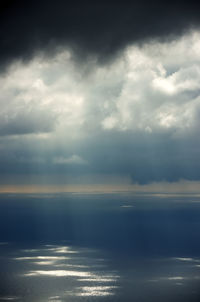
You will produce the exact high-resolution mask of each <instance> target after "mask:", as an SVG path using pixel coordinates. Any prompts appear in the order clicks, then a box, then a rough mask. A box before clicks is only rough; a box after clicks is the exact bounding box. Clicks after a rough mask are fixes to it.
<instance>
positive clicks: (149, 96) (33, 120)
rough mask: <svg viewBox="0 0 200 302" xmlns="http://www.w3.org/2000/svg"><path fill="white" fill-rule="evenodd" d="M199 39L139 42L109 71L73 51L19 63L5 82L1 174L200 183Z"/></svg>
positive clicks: (195, 35) (0, 130)
mask: <svg viewBox="0 0 200 302" xmlns="http://www.w3.org/2000/svg"><path fill="white" fill-rule="evenodd" d="M199 41H200V33H199V32H198V31H192V32H189V33H187V34H186V35H184V36H182V37H179V38H177V39H176V40H173V41H171V42H170V41H168V42H167V41H165V42H155V41H151V42H148V43H144V44H143V45H142V46H136V45H130V46H128V47H126V49H125V50H124V51H123V52H121V55H120V56H118V57H117V58H116V59H115V60H113V61H111V62H109V63H107V64H104V65H99V64H98V61H97V60H95V59H93V60H91V61H90V62H88V61H87V62H85V63H84V62H82V64H77V61H76V60H74V57H73V53H72V52H71V50H70V49H68V48H65V49H60V50H59V51H57V52H56V54H55V55H54V56H52V57H51V58H50V57H49V56H45V55H44V54H40V55H37V56H35V57H34V58H33V59H32V60H30V61H28V62H26V63H24V62H22V61H15V63H13V64H11V65H10V67H9V68H8V70H7V72H6V73H4V74H2V75H1V77H0V86H1V97H0V104H1V118H0V121H1V122H0V136H1V138H0V155H1V159H0V166H1V171H2V172H1V173H3V174H4V175H5V173H7V174H8V175H10V176H11V175H14V174H24V175H26V174H29V175H31V174H38V175H52V178H53V180H52V181H56V177H57V176H58V175H62V177H66V179H67V181H68V180H69V179H70V177H71V178H73V179H74V181H75V179H80V177H81V179H82V180H80V181H81V182H82V181H83V179H84V175H85V177H86V175H87V177H86V178H87V179H88V181H92V179H93V177H92V175H99V176H98V177H99V178H98V177H97V179H98V181H99V182H103V178H104V176H105V175H107V176H106V177H108V175H110V176H111V178H113V177H115V178H116V179H119V178H120V179H122V178H123V177H124V179H129V180H130V181H132V182H139V183H148V182H152V181H177V180H179V179H189V180H198V179H200V172H199V171H200V169H199V168H200V167H199V160H198V159H199V148H200V145H199V138H198V137H199V135H198V131H199V130H198V129H199V120H200V119H199V115H200V90H199V87H200V82H199V79H200V44H199ZM3 174H2V175H3ZM56 175H57V176H56ZM59 179H60V178H59ZM106 179H107V178H106ZM112 181H113V180H112Z"/></svg>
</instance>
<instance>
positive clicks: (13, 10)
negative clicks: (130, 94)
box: [0, 0, 200, 65]
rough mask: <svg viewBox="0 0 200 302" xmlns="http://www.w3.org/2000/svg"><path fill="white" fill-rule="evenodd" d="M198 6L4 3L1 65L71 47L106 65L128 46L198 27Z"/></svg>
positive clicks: (181, 3)
mask: <svg viewBox="0 0 200 302" xmlns="http://www.w3.org/2000/svg"><path fill="white" fill-rule="evenodd" d="M199 8H200V5H199V4H198V1H194V0H193V1H176V0H175V1H151V0H150V1H144V0H143V1H96V0H94V1H64V0H61V1H47V0H41V1H14V0H13V1H12V0H10V1H9V0H7V1H1V17H0V41H1V42H0V43H1V44H0V60H1V64H3V65H5V64H7V63H8V62H10V61H11V60H13V59H16V58H23V59H28V58H30V56H32V55H33V54H34V53H35V52H37V51H39V50H45V51H47V52H49V53H52V51H53V50H55V48H56V47H58V46H64V45H68V46H70V47H71V48H72V49H73V50H74V51H75V52H76V55H78V57H85V56H86V57H87V56H89V55H95V56H98V58H99V59H100V61H103V62H104V61H107V60H108V59H110V58H112V56H113V55H115V54H116V53H118V52H119V51H120V50H122V49H123V48H124V47H126V46H127V45H129V44H131V43H133V42H142V41H144V40H146V39H152V38H159V39H161V40H163V39H168V38H170V37H171V36H172V37H174V35H175V36H176V35H180V34H181V33H183V32H184V31H185V30H186V29H188V27H199V23H200V17H199Z"/></svg>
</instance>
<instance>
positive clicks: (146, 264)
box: [0, 193, 200, 302]
mask: <svg viewBox="0 0 200 302" xmlns="http://www.w3.org/2000/svg"><path fill="white" fill-rule="evenodd" d="M0 301H24V302H25V301H27V302H40V301H41V302H42V301H43V302H46V301H57V302H59V301H69V302H70V301H72V302H73V301H74V302H79V301H80V302H81V301H91V302H92V301H94V302H95V301H102V302H104V301H108V302H109V301H110V302H111V301H112V302H117V301H120V302H121V301H127V302H129V301H136V302H143V301H145V302H147V301H156V302H157V301H158V302H160V301H181V302H186V301H188V302H189V301H200V196H198V195H195V194H191V195H188V194H182V195H181V194H174V195H170V194H126V193H123V194H119V193H118V194H117V193H116V194H49V195H48V194H32V195H31V194H29V195H28V194H27V195H26V194H22V195H20V194H1V195H0Z"/></svg>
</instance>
